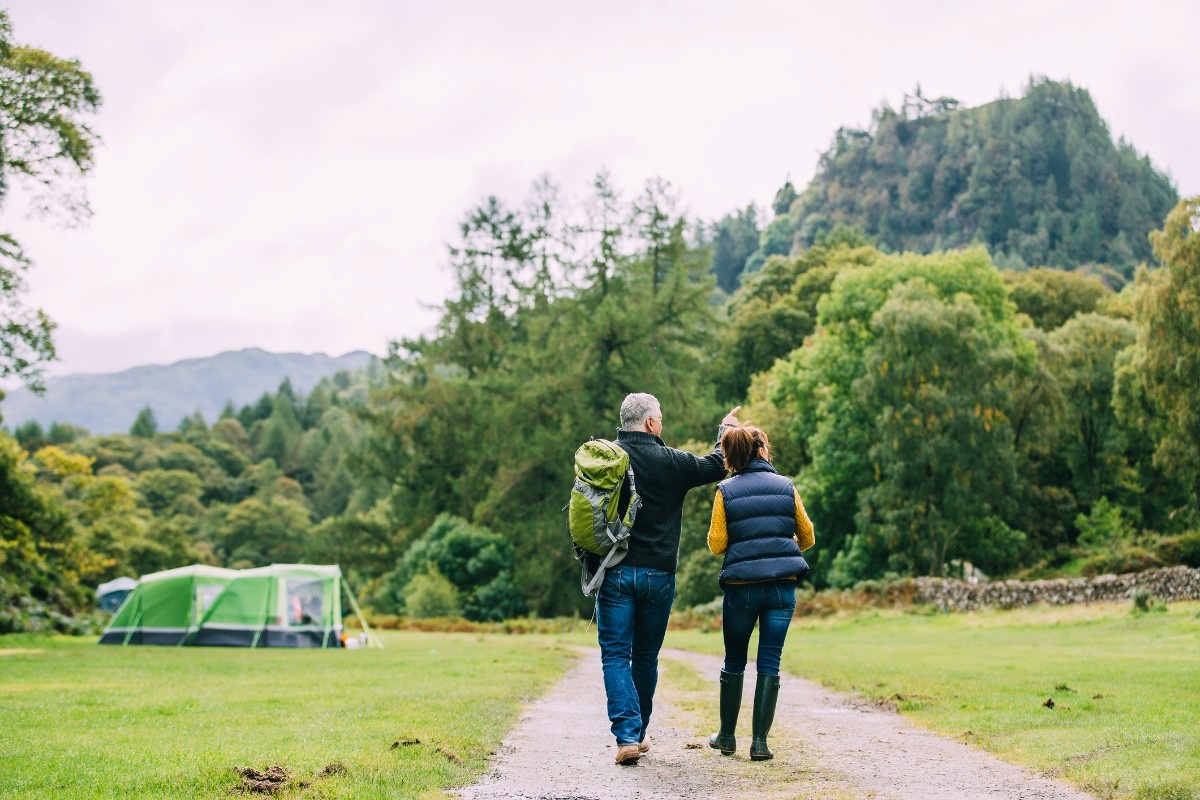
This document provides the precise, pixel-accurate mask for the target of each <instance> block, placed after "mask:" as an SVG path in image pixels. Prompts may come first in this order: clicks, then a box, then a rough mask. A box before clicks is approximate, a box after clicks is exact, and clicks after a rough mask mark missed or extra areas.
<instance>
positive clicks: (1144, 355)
mask: <svg viewBox="0 0 1200 800" xmlns="http://www.w3.org/2000/svg"><path fill="white" fill-rule="evenodd" d="M1152 239H1153V241H1154V250H1155V253H1156V254H1157V255H1158V259H1159V261H1160V263H1161V264H1162V265H1163V269H1162V273H1163V274H1162V277H1161V278H1160V279H1159V280H1156V281H1147V285H1146V286H1145V288H1144V290H1143V292H1142V293H1141V295H1140V297H1139V301H1138V312H1139V313H1138V344H1139V346H1140V349H1139V351H1138V353H1137V355H1136V357H1135V358H1136V361H1135V362H1134V366H1133V369H1135V370H1136V371H1137V372H1138V373H1139V375H1138V376H1139V377H1140V379H1141V384H1142V387H1143V391H1144V400H1145V402H1146V403H1147V404H1148V405H1149V406H1150V408H1151V409H1152V411H1153V412H1154V416H1155V417H1156V418H1157V426H1156V430H1155V440H1156V446H1155V451H1154V463H1155V464H1156V465H1157V466H1159V467H1161V468H1162V469H1163V471H1164V472H1165V473H1166V474H1167V475H1170V476H1172V477H1174V478H1176V479H1177V480H1179V481H1181V482H1182V483H1183V484H1184V485H1185V486H1187V487H1189V488H1190V489H1191V492H1192V495H1193V498H1192V502H1193V507H1200V197H1194V198H1190V199H1187V200H1181V201H1180V202H1179V204H1178V205H1177V206H1176V207H1175V209H1174V210H1173V211H1172V212H1171V213H1170V215H1169V216H1168V217H1167V220H1166V224H1165V226H1164V228H1163V230H1161V231H1156V232H1155V233H1154V235H1153V236H1152ZM1133 413H1135V412H1133V411H1132V409H1131V410H1130V414H1131V415H1132V414H1133Z"/></svg>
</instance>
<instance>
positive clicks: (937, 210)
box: [751, 78, 1178, 284]
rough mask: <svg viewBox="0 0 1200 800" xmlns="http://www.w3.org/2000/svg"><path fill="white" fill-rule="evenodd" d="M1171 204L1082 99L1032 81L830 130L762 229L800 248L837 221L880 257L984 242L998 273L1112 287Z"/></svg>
mask: <svg viewBox="0 0 1200 800" xmlns="http://www.w3.org/2000/svg"><path fill="white" fill-rule="evenodd" d="M1177 199H1178V198H1177V195H1176V193H1175V189H1174V187H1173V186H1172V184H1171V180H1170V178H1169V177H1168V176H1167V175H1165V174H1163V173H1162V172H1160V171H1158V170H1157V169H1155V168H1154V166H1153V165H1152V164H1151V163H1150V161H1149V159H1147V158H1145V157H1144V156H1141V155H1139V154H1138V153H1137V152H1136V151H1135V150H1134V148H1133V147H1132V146H1130V145H1129V144H1128V143H1127V142H1125V141H1124V140H1121V141H1117V142H1114V141H1113V139H1112V136H1111V134H1110V132H1109V129H1108V126H1107V125H1106V124H1105V122H1104V120H1103V118H1101V116H1100V114H1099V112H1098V111H1097V110H1096V106H1095V104H1094V103H1093V102H1092V98H1091V96H1090V95H1089V94H1088V92H1087V91H1086V90H1084V89H1080V88H1077V87H1075V86H1072V85H1071V84H1069V83H1060V82H1056V81H1050V80H1046V79H1044V78H1032V79H1031V80H1030V81H1029V83H1028V85H1027V86H1026V87H1025V91H1024V96H1023V97H1020V98H1015V99H1010V98H1003V99H1000V100H997V101H995V102H991V103H988V104H986V105H983V106H980V107H978V108H961V107H959V106H958V103H957V101H954V100H952V99H951V98H937V99H935V100H928V99H925V98H924V97H923V96H921V95H920V93H919V92H918V93H917V95H916V96H915V97H910V98H907V99H906V101H905V103H904V105H903V106H902V107H901V108H900V109H899V110H896V109H893V108H891V107H890V106H887V105H884V106H882V107H880V108H878V109H876V110H875V111H874V113H873V114H872V121H871V125H870V126H869V127H868V128H866V129H864V130H853V129H846V128H843V129H841V130H839V131H837V133H836V134H835V136H834V140H833V142H832V143H831V145H830V147H829V148H828V149H827V150H826V151H825V152H824V153H822V154H821V157H820V162H819V164H818V168H817V174H816V176H815V177H814V178H813V180H812V181H811V182H810V183H809V185H808V186H807V187H806V188H805V190H804V191H803V192H801V193H800V195H799V197H798V198H797V199H796V200H795V202H793V203H792V205H791V210H790V211H789V212H788V213H787V214H786V215H785V216H782V217H779V218H777V219H776V220H775V221H773V222H772V223H771V226H769V227H768V231H770V229H771V227H774V226H775V225H776V223H779V222H780V221H781V220H785V219H786V220H790V224H791V226H792V230H793V231H794V232H795V244H796V247H797V248H799V249H803V248H804V247H807V246H811V245H813V244H816V243H818V242H819V241H820V240H821V237H822V236H823V235H824V234H825V233H826V232H827V231H831V230H833V229H835V228H836V227H837V226H839V225H854V226H857V227H859V228H861V229H862V230H864V231H866V232H867V233H868V234H869V235H871V236H872V237H873V238H874V239H875V241H876V242H878V246H879V248H880V249H881V250H885V251H890V252H903V251H915V252H922V253H928V252H935V251H938V250H945V249H949V248H957V247H962V246H965V245H970V244H973V243H980V244H984V245H986V246H987V247H988V248H989V250H990V251H991V252H992V253H993V254H994V255H995V257H996V261H997V263H998V264H1002V265H1003V266H1005V267H1011V268H1015V269H1022V270H1023V269H1027V268H1029V267H1031V266H1048V267H1054V268H1059V269H1077V268H1080V267H1087V269H1088V270H1089V271H1093V272H1096V273H1098V274H1101V275H1103V276H1105V277H1106V279H1107V280H1109V281H1111V282H1112V283H1114V284H1121V283H1124V282H1125V281H1127V280H1128V279H1129V277H1130V276H1131V275H1132V272H1133V270H1134V269H1135V267H1136V266H1137V264H1138V263H1139V261H1144V260H1149V259H1150V258H1151V257H1152V253H1151V250H1150V247H1149V243H1148V242H1147V240H1146V234H1147V233H1149V232H1150V231H1151V230H1152V229H1153V228H1154V227H1156V226H1157V225H1158V224H1159V222H1160V220H1161V219H1162V218H1163V217H1164V216H1165V215H1166V214H1167V212H1168V211H1169V210H1170V208H1171V207H1172V206H1173V205H1174V204H1175V202H1176V201H1177ZM764 234H766V232H764ZM785 252H788V251H785ZM764 259H765V257H764V256H762V255H756V256H754V257H753V258H752V259H751V261H752V262H753V263H761V262H762V261H763V260H764Z"/></svg>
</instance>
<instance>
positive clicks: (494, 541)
mask: <svg viewBox="0 0 1200 800" xmlns="http://www.w3.org/2000/svg"><path fill="white" fill-rule="evenodd" d="M514 562H515V554H514V550H513V546H512V544H511V543H510V542H509V541H508V540H507V539H505V538H504V537H503V536H501V535H499V534H497V533H493V532H492V531H490V530H488V529H486V528H481V527H477V526H474V525H471V524H470V523H468V522H466V521H465V520H463V519H459V518H457V517H453V516H449V515H442V516H440V517H438V518H437V519H436V520H435V521H434V523H433V524H432V525H431V526H430V527H429V530H428V531H426V532H425V534H424V535H423V536H422V537H421V538H420V539H418V540H417V541H415V542H414V543H413V545H412V546H411V547H410V548H408V550H407V552H405V554H404V556H403V558H401V559H400V561H399V562H398V563H397V565H396V569H395V570H393V571H392V572H391V573H390V574H388V575H387V576H385V578H384V586H385V589H384V592H383V593H382V594H381V596H380V598H379V600H380V602H381V605H382V610H385V611H387V610H391V611H402V610H403V611H405V612H406V613H409V614H412V615H413V616H448V615H449V614H451V613H456V610H457V609H458V608H459V607H461V609H462V614H463V616H464V617H466V618H467V619H469V620H472V621H477V622H482V621H489V620H497V621H498V620H504V619H509V618H511V617H516V616H520V615H521V614H522V613H524V599H523V597H522V593H521V590H520V589H519V588H518V587H517V585H516V583H515V582H514V581H513V567H514ZM447 586H448V587H449V588H450V589H452V590H453V592H454V593H455V594H456V597H453V598H449V596H448V593H447V591H446V589H447ZM414 598H415V599H414ZM451 599H452V600H453V602H451ZM451 606H453V608H454V609H455V611H451V610H450V607H451ZM414 609H415V610H414Z"/></svg>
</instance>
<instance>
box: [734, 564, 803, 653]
mask: <svg viewBox="0 0 1200 800" xmlns="http://www.w3.org/2000/svg"><path fill="white" fill-rule="evenodd" d="M721 607H722V620H721V631H722V633H723V634H724V636H725V671H726V672H735V673H743V672H745V671H746V650H747V648H748V647H749V646H750V634H751V633H753V632H754V623H756V622H757V623H758V624H759V628H758V659H757V666H758V674H759V675H778V674H779V660H780V658H781V657H782V656H783V640H784V639H786V638H787V632H788V626H789V625H791V624H792V614H793V613H794V612H795V611H796V582H795V581H764V582H762V583H729V584H726V585H725V600H724V602H723V603H722V605H721Z"/></svg>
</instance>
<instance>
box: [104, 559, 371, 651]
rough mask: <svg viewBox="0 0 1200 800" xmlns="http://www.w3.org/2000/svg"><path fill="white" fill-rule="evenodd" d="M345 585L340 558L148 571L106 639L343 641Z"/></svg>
mask: <svg viewBox="0 0 1200 800" xmlns="http://www.w3.org/2000/svg"><path fill="white" fill-rule="evenodd" d="M344 586H345V584H344V582H343V581H342V571H341V569H339V568H338V566H337V565H336V564H335V565H329V566H319V565H314V564H272V565H271V566H269V567H259V568H257V569H243V570H234V569H221V568H219V567H208V566H204V565H201V564H194V565H192V566H190V567H180V568H179V569H171V570H167V571H165V572H156V573H153V574H151V575H144V576H142V579H141V580H140V581H139V582H138V585H137V588H135V589H134V590H133V591H132V592H131V593H130V594H129V596H128V597H127V598H125V602H124V603H122V604H121V607H120V608H119V609H118V610H117V613H116V615H115V616H114V617H113V619H112V622H110V623H109V625H108V627H107V628H105V630H104V634H103V635H102V636H101V637H100V644H162V645H218V646H228V647H339V646H340V645H341V643H342V642H341V635H342V589H343V587H344ZM347 597H348V598H349V599H350V603H351V605H352V606H353V608H354V610H355V612H356V613H357V612H358V605H357V603H355V602H354V597H353V595H351V594H349V591H348V590H347ZM359 620H360V621H361V620H362V615H361V613H360V614H359ZM363 629H364V630H367V627H366V623H365V621H364V622H363ZM371 638H372V639H373V638H374V637H371ZM372 643H375V642H372Z"/></svg>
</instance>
